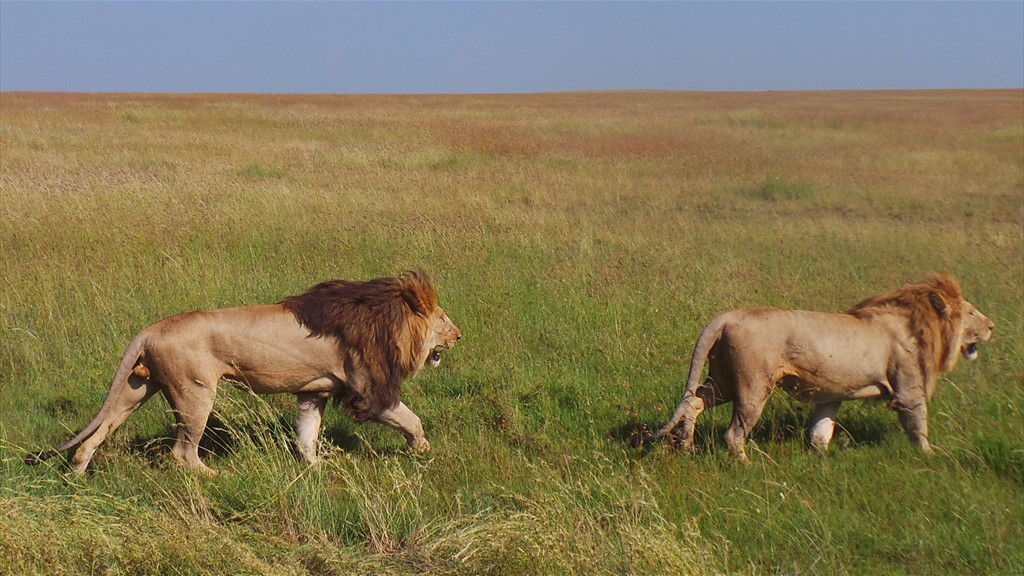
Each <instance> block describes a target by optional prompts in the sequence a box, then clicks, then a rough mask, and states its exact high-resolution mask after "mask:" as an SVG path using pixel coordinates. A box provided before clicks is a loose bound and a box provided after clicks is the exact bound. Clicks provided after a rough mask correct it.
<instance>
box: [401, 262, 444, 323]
mask: <svg viewBox="0 0 1024 576" xmlns="http://www.w3.org/2000/svg"><path fill="white" fill-rule="evenodd" d="M400 293H401V295H402V300H405V303H406V304H408V305H409V308H410V309H411V310H412V312H413V313H414V314H418V315H420V316H429V315H430V313H431V312H432V311H433V310H434V307H436V306H437V292H435V291H434V284H433V283H432V282H431V281H430V277H429V276H427V274H426V272H423V271H422V270H413V271H410V272H406V273H405V274H403V275H402V277H401V288H400Z"/></svg>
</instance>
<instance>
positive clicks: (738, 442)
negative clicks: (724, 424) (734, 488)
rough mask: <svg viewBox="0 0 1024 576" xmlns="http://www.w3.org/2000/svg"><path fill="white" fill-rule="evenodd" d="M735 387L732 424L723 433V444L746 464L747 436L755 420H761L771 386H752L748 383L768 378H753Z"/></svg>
mask: <svg viewBox="0 0 1024 576" xmlns="http://www.w3.org/2000/svg"><path fill="white" fill-rule="evenodd" d="M746 380H747V382H742V383H741V384H740V385H739V386H737V395H736V399H735V400H734V401H733V409H732V422H731V423H730V424H729V428H728V429H726V431H725V444H726V446H728V447H729V451H730V452H732V453H733V454H735V455H736V457H737V458H739V459H740V460H741V461H743V462H746V461H748V460H749V458H747V451H746V449H745V448H744V444H746V441H747V436H749V435H750V432H751V431H753V429H754V425H755V424H757V420H758V419H759V418H761V412H763V411H764V405H765V402H767V401H768V396H769V395H770V394H771V392H772V389H773V385H762V386H753V385H751V384H749V383H753V382H759V381H761V382H768V381H770V380H769V379H768V378H766V377H765V378H760V377H753V378H747V379H746ZM748 382H749V383H748Z"/></svg>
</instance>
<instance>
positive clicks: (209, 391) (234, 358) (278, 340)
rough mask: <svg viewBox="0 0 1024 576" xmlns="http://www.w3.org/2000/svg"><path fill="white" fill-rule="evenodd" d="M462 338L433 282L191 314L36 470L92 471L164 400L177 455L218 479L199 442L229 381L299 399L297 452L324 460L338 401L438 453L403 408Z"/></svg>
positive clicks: (123, 372)
mask: <svg viewBox="0 0 1024 576" xmlns="http://www.w3.org/2000/svg"><path fill="white" fill-rule="evenodd" d="M460 336H461V333H460V332H459V329H458V327H456V326H455V324H453V323H452V322H451V320H450V319H449V318H448V315H447V314H445V312H444V310H442V309H441V308H440V307H439V306H438V305H437V293H436V291H435V289H434V285H433V283H431V281H430V279H429V278H428V277H427V276H426V274H424V273H423V272H418V271H417V272H409V273H406V274H404V275H402V276H401V277H399V278H381V279H377V280H371V281H367V282H353V281H343V280H334V281H331V282H325V283H323V284H319V285H317V286H314V287H313V288H311V289H310V290H309V291H308V292H306V293H305V294H302V295H299V296H294V297H291V298H287V299H285V300H284V301H283V302H281V303H279V304H272V305H265V306H247V307H242V308H226V309H221V310H212V311H196V312H187V313H185V314H179V315H177V316H172V317H170V318H166V319H164V320H161V321H160V322H157V323H156V324H154V325H152V326H150V327H149V328H146V329H145V330H143V331H142V332H141V333H139V335H138V336H136V337H135V339H134V340H132V342H131V344H130V345H129V346H128V350H127V351H126V352H125V355H124V357H123V358H122V360H121V365H120V367H119V369H118V370H117V373H116V374H115V376H114V380H113V382H112V383H111V385H110V392H109V394H108V395H107V399H106V401H105V402H104V403H103V407H102V408H101V409H100V412H99V414H98V415H97V416H96V417H95V418H94V419H93V421H92V422H91V423H90V424H89V425H88V426H87V427H86V428H85V429H84V430H83V431H82V432H81V433H79V434H78V435H76V436H75V437H74V438H72V439H71V440H69V441H68V442H66V443H65V444H64V445H62V446H60V447H58V448H57V449H55V450H52V451H49V452H45V453H42V454H39V455H36V456H31V457H29V458H28V459H26V462H27V463H30V464H34V463H38V462H40V461H42V460H45V459H46V458H48V457H50V456H52V455H54V454H57V453H59V452H63V451H64V450H67V449H70V448H72V447H75V446H78V450H77V451H76V452H75V455H74V457H73V458H72V465H73V468H74V469H75V470H76V471H77V472H83V471H84V470H85V468H86V466H87V465H88V463H89V461H90V459H91V458H92V455H93V453H94V452H95V450H96V448H97V447H98V446H99V445H100V443H102V442H103V440H104V439H105V438H106V437H107V436H108V435H110V434H111V433H113V432H114V430H116V429H117V428H118V426H120V425H121V424H122V423H123V422H124V421H125V419H127V418H128V416H130V415H131V414H132V413H133V412H135V410H137V409H138V408H139V407H140V406H141V405H142V403H143V402H145V401H146V400H147V399H148V398H149V397H150V396H152V395H153V394H155V393H156V392H162V393H163V394H164V396H165V397H166V398H167V401H168V403H169V404H170V405H171V408H172V409H173V410H174V413H175V417H176V419H177V421H178V438H177V442H176V443H175V445H174V448H173V450H172V453H173V455H174V456H175V457H176V458H177V459H178V460H179V461H181V462H182V463H183V464H184V465H185V466H187V467H189V468H193V469H196V470H199V471H202V472H206V473H210V474H212V473H214V472H213V471H212V470H210V469H209V468H207V467H206V465H205V464H203V463H202V462H201V461H200V459H199V453H198V447H199V440H200V438H201V437H202V435H203V431H204V429H205V428H206V422H207V419H208V417H209V415H210V411H211V409H212V408H213V401H214V396H215V392H216V388H217V383H218V382H219V381H220V380H222V379H227V380H231V381H234V382H236V383H238V384H239V385H241V386H243V387H246V388H248V389H250V390H252V391H253V392H255V393H257V394H277V393H289V394H295V395H296V397H297V398H298V402H299V416H298V421H297V423H296V427H297V429H298V436H299V451H300V452H301V453H302V455H303V456H304V457H305V458H306V459H307V460H308V461H309V462H310V463H313V462H315V461H316V459H317V457H316V442H317V438H318V436H319V429H320V419H321V417H322V414H323V410H324V407H325V405H326V403H327V401H328V400H329V399H330V398H334V399H335V402H344V403H345V406H346V408H348V409H349V410H350V411H351V412H352V413H353V415H354V416H355V417H356V418H357V419H358V420H360V421H362V420H369V419H372V420H376V421H378V422H381V423H384V424H387V425H389V426H392V427H394V428H396V429H398V430H400V431H401V432H402V433H403V434H404V435H405V437H406V440H407V441H408V443H409V446H410V447H412V448H413V449H415V450H418V451H422V450H426V449H428V448H429V446H430V445H429V443H428V442H427V440H426V438H424V435H423V427H422V425H421V423H420V420H419V418H418V417H417V416H416V415H415V414H414V413H413V412H412V411H411V410H409V409H408V407H406V406H405V404H403V403H402V402H400V401H399V399H398V392H399V385H400V384H401V382H402V380H403V379H404V378H406V377H407V376H410V375H413V374H415V373H416V372H417V371H418V370H419V369H420V368H421V367H422V366H423V364H424V363H425V362H426V361H427V360H428V358H429V359H431V360H432V363H434V364H435V365H436V362H437V361H438V358H439V356H438V354H439V351H440V349H442V348H451V347H452V346H454V345H455V342H456V341H457V340H458V339H459V338H460Z"/></svg>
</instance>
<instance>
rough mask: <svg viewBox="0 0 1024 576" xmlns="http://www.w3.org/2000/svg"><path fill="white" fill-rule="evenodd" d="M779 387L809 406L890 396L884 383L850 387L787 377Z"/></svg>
mask: <svg viewBox="0 0 1024 576" xmlns="http://www.w3.org/2000/svg"><path fill="white" fill-rule="evenodd" d="M779 387H780V388H782V389H783V390H785V391H786V392H788V393H789V394H790V395H791V396H793V397H794V398H796V399H797V400H800V401H801V402H809V403H811V404H821V403H824V402H838V401H845V400H868V399H872V398H886V397H888V396H890V395H891V394H892V392H891V390H890V389H889V385H888V384H887V383H884V382H875V383H871V384H867V385H862V386H861V385H852V386H851V385H850V382H822V381H820V380H817V379H810V378H800V377H797V376H788V375H787V376H785V377H783V378H782V380H781V381H780V382H779Z"/></svg>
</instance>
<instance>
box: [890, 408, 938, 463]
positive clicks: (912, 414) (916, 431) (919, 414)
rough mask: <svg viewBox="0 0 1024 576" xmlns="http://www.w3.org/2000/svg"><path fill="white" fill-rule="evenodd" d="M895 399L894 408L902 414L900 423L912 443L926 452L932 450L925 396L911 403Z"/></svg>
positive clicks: (928, 452)
mask: <svg viewBox="0 0 1024 576" xmlns="http://www.w3.org/2000/svg"><path fill="white" fill-rule="evenodd" d="M908 404H910V403H904V402H900V401H894V402H893V403H892V406H891V407H892V408H893V409H894V410H896V411H897V412H898V413H899V415H900V425H901V426H903V430H904V431H905V432H906V433H907V438H908V439H909V440H910V442H911V443H913V444H916V445H917V446H919V447H920V448H921V450H923V451H924V452H925V453H926V454H930V453H931V452H932V445H931V443H929V442H928V406H927V405H926V404H925V401H924V398H922V399H920V400H919V401H917V402H915V403H913V404H910V405H908Z"/></svg>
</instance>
